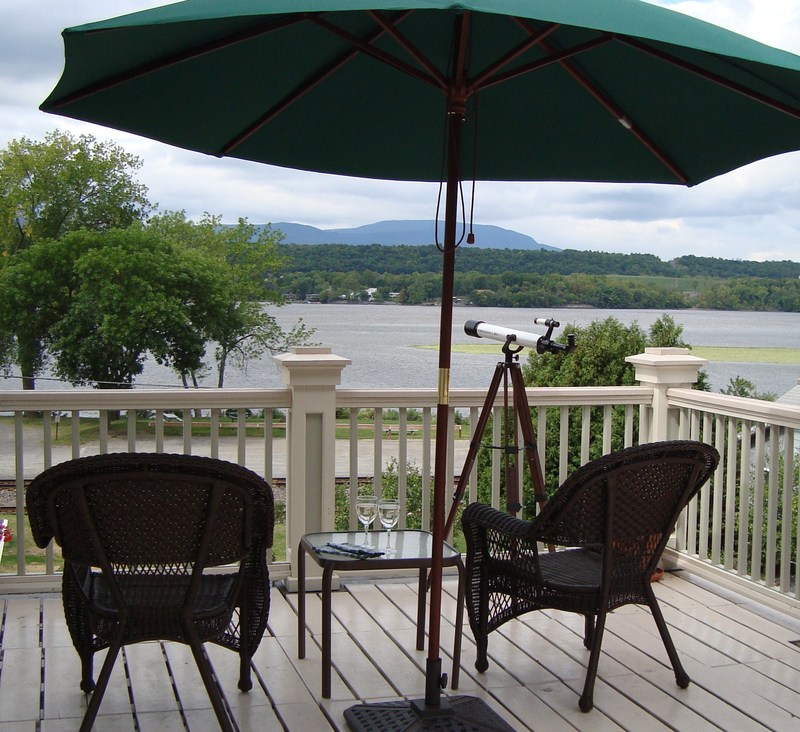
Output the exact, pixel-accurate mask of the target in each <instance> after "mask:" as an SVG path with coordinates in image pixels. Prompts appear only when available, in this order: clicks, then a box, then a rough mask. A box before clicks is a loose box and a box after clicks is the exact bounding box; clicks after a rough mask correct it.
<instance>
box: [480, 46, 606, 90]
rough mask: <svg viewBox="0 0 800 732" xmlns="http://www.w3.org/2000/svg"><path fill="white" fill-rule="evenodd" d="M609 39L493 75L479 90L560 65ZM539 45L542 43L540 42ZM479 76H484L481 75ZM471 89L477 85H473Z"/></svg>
mask: <svg viewBox="0 0 800 732" xmlns="http://www.w3.org/2000/svg"><path fill="white" fill-rule="evenodd" d="M611 40H612V39H611V38H609V37H608V36H599V37H598V38H595V39H593V40H591V41H586V43H581V44H579V45H577V46H573V47H572V48H568V49H566V50H563V51H558V52H557V53H552V54H551V55H550V56H546V57H545V58H540V59H537V60H536V61H531V63H529V64H524V65H522V66H517V67H516V68H513V69H510V70H509V71H506V72H504V73H501V74H495V76H491V77H489V78H484V79H483V81H482V83H481V85H480V88H481V89H488V88H489V87H491V86H496V85H497V84H502V83H503V82H505V81H510V80H511V79H516V78H517V77H519V76H524V75H525V74H530V73H531V72H533V71H539V69H543V68H545V67H547V66H552V65H553V64H556V63H562V62H564V61H565V60H566V59H568V58H571V57H572V56H577V55H578V54H581V53H585V52H586V51H591V50H592V49H593V48H597V47H599V46H604V45H605V44H606V43H610V42H611ZM539 42H540V43H542V42H543V41H542V40H540V41H539ZM481 76H485V75H484V74H482V75H481ZM472 86H473V87H476V86H477V85H475V84H473V85H472Z"/></svg>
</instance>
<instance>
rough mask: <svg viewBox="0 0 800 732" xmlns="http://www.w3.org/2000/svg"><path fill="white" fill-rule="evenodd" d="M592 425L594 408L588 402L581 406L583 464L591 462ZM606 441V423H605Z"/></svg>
mask: <svg viewBox="0 0 800 732" xmlns="http://www.w3.org/2000/svg"><path fill="white" fill-rule="evenodd" d="M591 427H592V408H591V407H590V406H589V405H588V404H586V405H584V406H583V407H581V464H583V463H588V462H589V436H590V435H591ZM603 430H604V433H603V440H604V441H605V425H603Z"/></svg>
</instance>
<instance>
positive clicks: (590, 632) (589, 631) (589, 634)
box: [583, 615, 594, 648]
mask: <svg viewBox="0 0 800 732" xmlns="http://www.w3.org/2000/svg"><path fill="white" fill-rule="evenodd" d="M583 617H584V625H583V645H584V646H585V647H586V648H591V647H592V638H594V615H584V616H583Z"/></svg>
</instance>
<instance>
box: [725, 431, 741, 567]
mask: <svg viewBox="0 0 800 732" xmlns="http://www.w3.org/2000/svg"><path fill="white" fill-rule="evenodd" d="M727 422H728V440H727V441H728V450H727V465H728V470H727V475H726V478H727V480H726V482H725V522H724V524H723V526H722V530H723V532H724V534H725V541H724V543H723V546H724V547H725V556H724V558H723V566H724V567H725V569H728V570H730V569H733V567H734V547H735V540H736V529H735V527H736V453H737V450H736V446H737V442H738V433H737V426H738V425H737V422H738V420H736V419H731V418H730V417H729V418H728V420H727Z"/></svg>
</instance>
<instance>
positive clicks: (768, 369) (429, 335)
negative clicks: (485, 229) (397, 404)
mask: <svg viewBox="0 0 800 732" xmlns="http://www.w3.org/2000/svg"><path fill="white" fill-rule="evenodd" d="M271 312H272V313H273V314H274V315H275V317H276V318H277V320H278V322H279V323H280V324H281V325H282V326H283V327H288V326H290V325H291V324H293V323H294V322H295V321H297V319H298V318H302V319H303V321H304V322H305V323H306V325H307V326H309V327H313V328H316V333H315V334H314V336H313V340H314V341H315V342H318V343H319V344H321V345H325V346H329V347H330V348H331V349H332V350H333V352H334V353H336V354H338V355H340V356H345V357H346V358H349V359H351V360H352V362H353V363H352V365H351V366H348V367H347V368H346V369H345V370H344V372H343V374H342V385H343V386H345V387H349V388H380V387H421V388H435V387H436V384H437V368H438V355H437V351H436V349H435V348H421V346H435V345H436V344H437V343H438V332H439V308H438V307H426V306H405V305H366V304H365V305H338V304H337V305H321V304H292V305H287V306H285V307H282V308H275V309H273V310H271ZM663 312H668V313H669V314H670V315H672V316H673V317H674V318H675V320H676V321H677V322H678V323H679V324H680V325H682V326H683V338H684V340H685V341H686V342H687V343H689V344H691V345H693V346H751V347H782V348H800V313H752V312H728V311H716V310H713V311H712V310H672V311H662V310H594V309H587V310H582V309H581V310H577V309H562V310H560V309H553V310H529V309H522V308H473V307H456V308H455V310H454V314H453V343H454V344H459V343H471V344H476V343H479V342H481V343H489V341H478V340H476V339H475V338H471V337H469V336H467V335H466V334H465V333H464V327H463V326H464V323H465V322H466V321H467V320H471V319H475V320H483V321H485V322H487V323H492V324H495V325H501V326H504V327H508V328H515V329H519V330H524V331H531V332H534V333H542V332H543V331H544V329H543V328H540V327H538V326H535V325H533V319H534V318H536V317H551V318H555V319H556V320H558V321H560V322H561V324H562V327H561V328H560V329H559V330H558V331H556V335H557V336H558V338H559V340H563V337H564V334H565V333H566V329H565V326H566V325H567V324H568V323H572V324H575V325H587V324H588V323H591V322H592V321H594V320H600V319H604V318H606V317H608V316H614V317H615V318H617V319H618V320H620V321H621V322H623V323H625V324H628V323H631V322H634V321H636V322H638V324H639V325H640V326H641V327H642V328H643V329H645V330H647V329H648V328H649V327H650V325H651V324H652V323H653V322H654V321H655V320H656V319H657V318H658V317H659V316H660V315H661V314H662V313H663ZM524 354H525V352H523V358H524ZM498 358H499V354H498V355H491V354H469V353H453V357H452V368H451V385H452V386H453V387H454V388H459V387H474V388H484V387H488V385H489V381H490V379H491V376H492V372H493V369H494V364H495V363H496V362H497V360H498ZM554 358H558V356H554ZM707 370H708V374H709V377H710V380H711V388H712V390H713V391H719V390H721V389H723V388H725V387H726V386H727V385H728V382H729V379H731V378H733V377H735V376H742V377H744V378H746V379H749V380H750V381H752V382H753V383H754V384H755V386H756V389H757V390H758V391H761V392H774V393H776V394H777V395H778V396H780V395H781V394H783V393H785V392H786V391H788V390H789V389H791V388H792V387H793V386H794V385H795V384H796V383H797V382H798V379H800V363H796V364H761V363H730V362H712V363H710V364H709V366H708V369H707ZM136 384H137V386H140V387H143V388H146V387H151V386H156V385H158V386H168V385H172V386H179V385H180V381H179V379H178V378H177V376H176V375H175V374H174V373H172V372H171V371H170V370H169V369H166V368H163V367H159V366H158V365H157V364H155V363H152V362H149V363H148V364H147V365H146V367H145V371H144V373H143V374H142V375H141V376H140V377H139V378H138V379H137V380H136ZM203 385H204V386H214V385H215V378H214V377H209V378H208V379H206V380H205V381H203ZM225 385H226V386H229V387H244V386H249V387H262V388H272V387H278V386H280V385H281V382H280V375H279V373H278V370H277V368H276V366H275V364H274V362H273V361H272V359H271V358H270V357H268V356H267V357H265V358H263V359H260V360H259V361H255V362H252V363H250V364H249V366H248V368H247V369H246V370H245V371H239V370H236V369H232V368H230V367H229V368H228V370H227V371H226V378H225ZM37 386H38V388H40V389H52V388H70V387H69V385H61V384H58V383H57V382H55V381H45V380H41V381H40V382H39V383H38V385H37ZM0 388H5V389H15V388H20V386H19V380H18V379H2V378H0Z"/></svg>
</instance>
